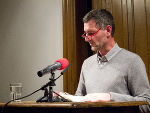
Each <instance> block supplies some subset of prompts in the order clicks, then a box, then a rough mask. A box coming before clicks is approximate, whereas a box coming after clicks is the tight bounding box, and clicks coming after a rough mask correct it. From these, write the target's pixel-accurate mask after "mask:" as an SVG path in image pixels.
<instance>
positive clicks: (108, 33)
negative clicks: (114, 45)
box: [106, 25, 112, 36]
mask: <svg viewBox="0 0 150 113" xmlns="http://www.w3.org/2000/svg"><path fill="white" fill-rule="evenodd" d="M106 30H107V36H111V32H112V27H111V26H110V25H108V26H106Z"/></svg>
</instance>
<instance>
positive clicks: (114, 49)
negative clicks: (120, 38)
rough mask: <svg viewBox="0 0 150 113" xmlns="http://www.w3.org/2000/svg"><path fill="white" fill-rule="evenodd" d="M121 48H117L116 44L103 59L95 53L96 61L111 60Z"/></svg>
mask: <svg viewBox="0 0 150 113" xmlns="http://www.w3.org/2000/svg"><path fill="white" fill-rule="evenodd" d="M121 49H122V48H120V47H119V46H118V44H117V43H116V44H115V45H114V47H113V48H112V49H111V50H110V51H109V52H108V53H107V54H106V55H104V56H103V57H101V55H100V53H99V52H97V60H98V61H100V62H108V61H109V60H110V59H112V58H113V57H114V56H115V55H116V54H117V53H118V52H119V51H120V50H121Z"/></svg>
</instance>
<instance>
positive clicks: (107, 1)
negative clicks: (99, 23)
mask: <svg viewBox="0 0 150 113" xmlns="http://www.w3.org/2000/svg"><path fill="white" fill-rule="evenodd" d="M92 3H93V5H92V6H93V9H95V8H105V9H108V10H109V11H110V12H112V14H113V16H114V19H115V24H116V32H115V36H114V37H115V40H116V42H117V43H118V44H119V46H120V47H123V48H125V49H128V50H129V51H132V52H135V53H137V54H138V55H140V56H141V58H142V59H143V61H144V63H145V65H146V70H147V73H148V77H149V80H150V0H103V1H101V4H98V3H96V1H95V0H93V2H92Z"/></svg>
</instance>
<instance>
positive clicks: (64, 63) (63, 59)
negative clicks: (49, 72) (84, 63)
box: [56, 58, 69, 70]
mask: <svg viewBox="0 0 150 113" xmlns="http://www.w3.org/2000/svg"><path fill="white" fill-rule="evenodd" d="M56 62H59V63H60V64H61V68H60V69H59V70H62V69H65V68H66V67H67V66H68V65H69V62H68V60H67V59H66V58H61V59H58V60H56Z"/></svg>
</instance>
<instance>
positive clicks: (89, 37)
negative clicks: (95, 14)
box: [81, 28, 101, 40]
mask: <svg viewBox="0 0 150 113" xmlns="http://www.w3.org/2000/svg"><path fill="white" fill-rule="evenodd" d="M100 29H101V28H99V29H98V30H97V31H96V32H95V33H94V34H93V35H91V36H89V35H87V36H86V34H87V33H85V32H84V33H83V34H82V36H81V37H82V38H84V39H88V40H91V39H92V37H93V36H95V35H96V34H97V33H98V32H99V31H100Z"/></svg>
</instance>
